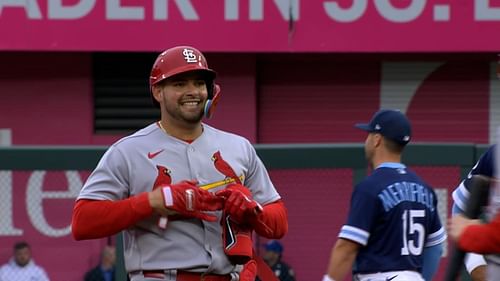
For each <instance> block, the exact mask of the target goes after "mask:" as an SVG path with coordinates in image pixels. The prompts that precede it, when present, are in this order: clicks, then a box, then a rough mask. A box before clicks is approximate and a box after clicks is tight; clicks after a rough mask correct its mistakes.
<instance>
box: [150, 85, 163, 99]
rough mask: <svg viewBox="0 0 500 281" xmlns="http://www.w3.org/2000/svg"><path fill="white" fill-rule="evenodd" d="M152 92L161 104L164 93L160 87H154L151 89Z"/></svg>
mask: <svg viewBox="0 0 500 281" xmlns="http://www.w3.org/2000/svg"><path fill="white" fill-rule="evenodd" d="M151 92H152V93H153V98H154V99H155V100H156V101H157V102H158V103H160V101H161V100H162V99H163V91H162V90H161V86H160V85H153V87H152V88H151Z"/></svg>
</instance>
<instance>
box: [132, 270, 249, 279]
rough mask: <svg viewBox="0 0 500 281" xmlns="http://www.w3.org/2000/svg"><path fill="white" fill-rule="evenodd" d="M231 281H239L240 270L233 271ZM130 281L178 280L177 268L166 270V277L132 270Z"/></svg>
mask: <svg viewBox="0 0 500 281" xmlns="http://www.w3.org/2000/svg"><path fill="white" fill-rule="evenodd" d="M230 275H231V281H239V280H240V276H239V272H238V271H236V272H232V273H231V274H230ZM128 276H129V278H130V281H176V280H177V270H165V275H164V277H158V278H155V277H144V275H143V274H142V272H141V271H137V272H132V273H129V274H128Z"/></svg>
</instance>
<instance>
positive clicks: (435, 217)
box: [424, 191, 447, 247]
mask: <svg viewBox="0 0 500 281" xmlns="http://www.w3.org/2000/svg"><path fill="white" fill-rule="evenodd" d="M432 195H433V196H434V200H433V205H434V209H433V210H429V211H428V212H429V215H430V216H431V220H430V224H429V230H428V233H429V234H428V235H427V239H426V241H425V245H424V246H425V247H432V246H435V245H438V244H441V243H443V242H444V241H445V240H446V237H447V235H446V231H445V229H444V227H443V225H442V224H441V219H440V218H439V213H438V207H437V197H436V193H434V191H432Z"/></svg>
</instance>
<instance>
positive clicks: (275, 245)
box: [265, 240, 283, 254]
mask: <svg viewBox="0 0 500 281" xmlns="http://www.w3.org/2000/svg"><path fill="white" fill-rule="evenodd" d="M265 249H266V251H271V252H276V253H278V254H281V253H282V252H283V246H282V245H281V243H280V242H278V241H276V240H269V241H268V242H267V243H266V245H265Z"/></svg>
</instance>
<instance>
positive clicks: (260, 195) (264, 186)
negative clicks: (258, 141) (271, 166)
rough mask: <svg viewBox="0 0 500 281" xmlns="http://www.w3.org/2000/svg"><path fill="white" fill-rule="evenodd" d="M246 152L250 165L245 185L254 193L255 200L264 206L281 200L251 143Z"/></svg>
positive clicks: (247, 145)
mask: <svg viewBox="0 0 500 281" xmlns="http://www.w3.org/2000/svg"><path fill="white" fill-rule="evenodd" d="M246 152H247V157H248V161H249V163H248V172H247V175H246V176H247V177H246V178H245V182H244V185H245V186H246V187H248V188H249V189H250V191H251V192H252V196H253V199H254V200H255V201H257V202H259V203H260V204H262V205H265V204H269V203H271V202H275V201H277V200H279V199H281V197H280V195H279V193H278V191H277V190H276V188H275V187H274V184H273V183H272V181H271V178H270V177H269V173H268V172H267V169H266V167H265V166H264V163H262V161H261V160H260V158H259V157H258V155H257V152H256V151H255V149H254V148H253V146H252V145H251V144H250V143H249V142H247V143H246Z"/></svg>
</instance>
